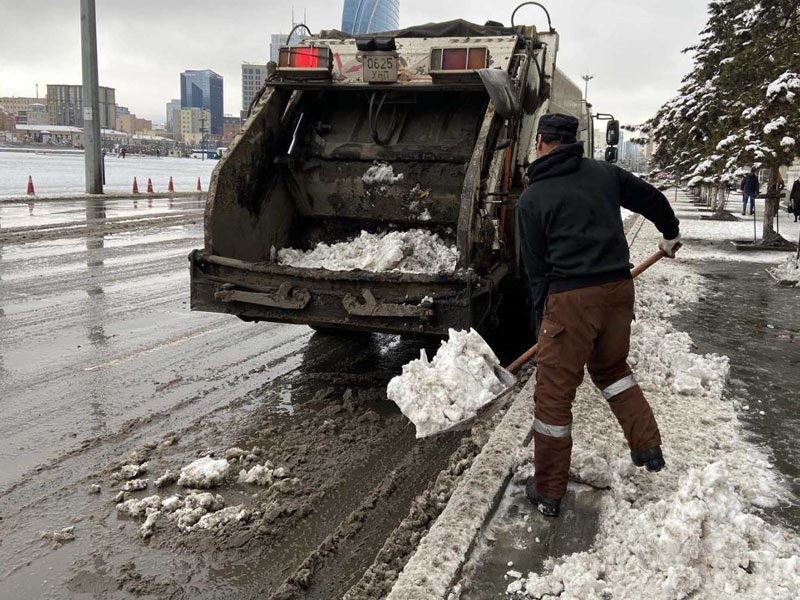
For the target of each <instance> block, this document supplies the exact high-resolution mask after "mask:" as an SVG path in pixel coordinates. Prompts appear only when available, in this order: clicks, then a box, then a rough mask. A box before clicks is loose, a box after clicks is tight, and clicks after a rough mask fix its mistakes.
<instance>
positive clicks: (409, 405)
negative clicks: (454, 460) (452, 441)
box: [386, 329, 505, 438]
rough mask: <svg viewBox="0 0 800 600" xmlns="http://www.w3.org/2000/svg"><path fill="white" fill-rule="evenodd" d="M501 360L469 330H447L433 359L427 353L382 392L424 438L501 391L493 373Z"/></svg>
mask: <svg viewBox="0 0 800 600" xmlns="http://www.w3.org/2000/svg"><path fill="white" fill-rule="evenodd" d="M499 365H500V361H499V360H498V358H497V356H495V354H494V352H492V349H491V348H490V347H489V345H488V344H487V343H486V342H485V341H484V340H483V338H482V337H481V336H480V335H478V333H477V332H476V331H475V330H474V329H471V330H469V331H456V330H454V329H451V330H450V337H449V339H448V340H447V342H442V345H441V347H440V348H439V351H438V352H437V353H436V356H434V357H433V361H430V362H429V361H428V357H427V356H426V355H425V350H421V351H420V358H419V359H418V360H413V361H411V362H410V363H408V364H407V365H405V366H404V367H403V374H402V375H398V376H397V377H394V378H393V379H392V380H391V381H390V382H389V386H388V387H387V389H386V394H387V396H388V397H389V400H391V401H393V402H395V403H396V404H397V406H399V407H400V410H401V411H402V413H403V414H404V415H405V416H406V417H408V418H409V419H410V420H411V421H412V422H413V423H414V425H415V426H416V428H417V437H418V438H422V437H426V436H429V435H432V434H434V433H437V432H439V431H441V430H443V429H446V428H448V427H451V426H452V425H454V424H456V423H458V422H460V421H463V420H464V419H467V418H469V417H472V416H474V415H475V413H476V411H477V410H478V409H479V408H480V407H482V406H484V405H485V404H487V403H488V402H490V401H491V400H492V399H493V398H494V397H495V396H496V395H497V394H499V393H500V392H502V391H503V390H504V389H505V386H504V385H503V383H502V382H501V381H500V380H499V379H498V377H497V375H496V374H495V367H498V366H499Z"/></svg>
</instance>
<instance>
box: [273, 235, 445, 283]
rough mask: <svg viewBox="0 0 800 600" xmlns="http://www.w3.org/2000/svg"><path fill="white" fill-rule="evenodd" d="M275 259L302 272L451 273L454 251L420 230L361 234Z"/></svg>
mask: <svg viewBox="0 0 800 600" xmlns="http://www.w3.org/2000/svg"><path fill="white" fill-rule="evenodd" d="M277 259H278V263H279V264H282V265H287V266H291V267H300V268H304V269H327V270H329V271H356V270H361V271H372V272H376V273H381V272H386V271H400V272H403V273H442V272H452V271H454V270H455V268H456V263H457V262H458V250H457V249H456V248H455V246H451V245H450V244H448V243H446V242H445V241H444V240H442V239H441V238H440V237H439V236H438V235H437V234H435V233H432V232H430V231H425V230H422V229H411V230H409V231H391V232H383V233H368V232H366V231H362V232H361V235H359V236H358V237H357V238H356V239H354V240H352V241H350V242H340V243H337V244H330V245H329V244H325V243H321V244H318V245H317V246H316V247H315V248H314V249H313V250H310V251H308V252H303V251H302V250H295V249H293V248H284V249H283V250H279V251H278V254H277Z"/></svg>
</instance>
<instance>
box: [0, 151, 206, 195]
mask: <svg viewBox="0 0 800 600" xmlns="http://www.w3.org/2000/svg"><path fill="white" fill-rule="evenodd" d="M216 164H217V161H216V160H205V161H203V160H197V159H193V158H169V157H161V158H155V157H150V156H128V157H126V158H117V157H112V156H110V155H109V156H106V160H105V165H106V185H105V187H104V189H105V191H107V192H130V191H131V187H132V185H133V178H134V177H136V178H137V180H138V183H139V189H140V190H141V191H142V192H144V191H145V189H146V188H147V179H148V178H150V179H152V181H153V187H154V188H155V191H156V192H157V193H158V192H162V193H163V192H165V191H166V190H167V185H168V184H169V178H170V176H171V177H172V178H173V183H174V185H175V191H177V192H191V191H194V190H195V186H196V185H197V178H198V177H200V179H201V185H202V186H203V189H204V190H207V189H208V183H209V180H210V178H211V171H212V170H213V168H214V166H216ZM28 175H30V176H31V177H32V178H33V184H34V187H35V188H36V193H37V194H38V195H40V196H50V195H57V194H67V193H72V194H74V193H82V192H85V191H86V184H85V173H84V160H83V156H82V155H75V154H70V155H63V154H62V155H59V154H34V153H23V152H0V198H4V197H10V196H23V197H24V196H25V193H26V191H27V185H28Z"/></svg>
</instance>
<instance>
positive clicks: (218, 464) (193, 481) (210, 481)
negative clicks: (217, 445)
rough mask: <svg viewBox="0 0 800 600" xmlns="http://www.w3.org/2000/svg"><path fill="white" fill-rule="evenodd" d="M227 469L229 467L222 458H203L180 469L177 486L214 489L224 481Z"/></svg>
mask: <svg viewBox="0 0 800 600" xmlns="http://www.w3.org/2000/svg"><path fill="white" fill-rule="evenodd" d="M229 469H230V465H229V464H228V461H227V460H225V459H224V458H220V459H214V458H211V457H210V456H204V457H203V458H198V459H197V460H196V461H194V462H193V463H191V464H189V465H187V466H185V467H183V468H182V469H181V475H180V477H179V478H178V485H181V486H183V487H191V488H211V487H215V486H217V485H219V484H220V482H221V481H222V480H223V479H225V477H226V476H227V475H228V470H229Z"/></svg>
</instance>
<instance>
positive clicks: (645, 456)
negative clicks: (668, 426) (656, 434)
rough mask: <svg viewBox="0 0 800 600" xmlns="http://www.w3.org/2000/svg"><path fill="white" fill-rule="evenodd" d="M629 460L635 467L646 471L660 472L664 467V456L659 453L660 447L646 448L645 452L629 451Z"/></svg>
mask: <svg viewBox="0 0 800 600" xmlns="http://www.w3.org/2000/svg"><path fill="white" fill-rule="evenodd" d="M631 460H632V461H633V464H635V465H636V466H637V467H647V470H648V471H651V472H654V473H655V472H656V471H660V470H661V469H663V468H664V467H665V466H666V463H665V462H664V455H663V454H662V453H661V446H656V447H655V448H648V449H647V450H631Z"/></svg>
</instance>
